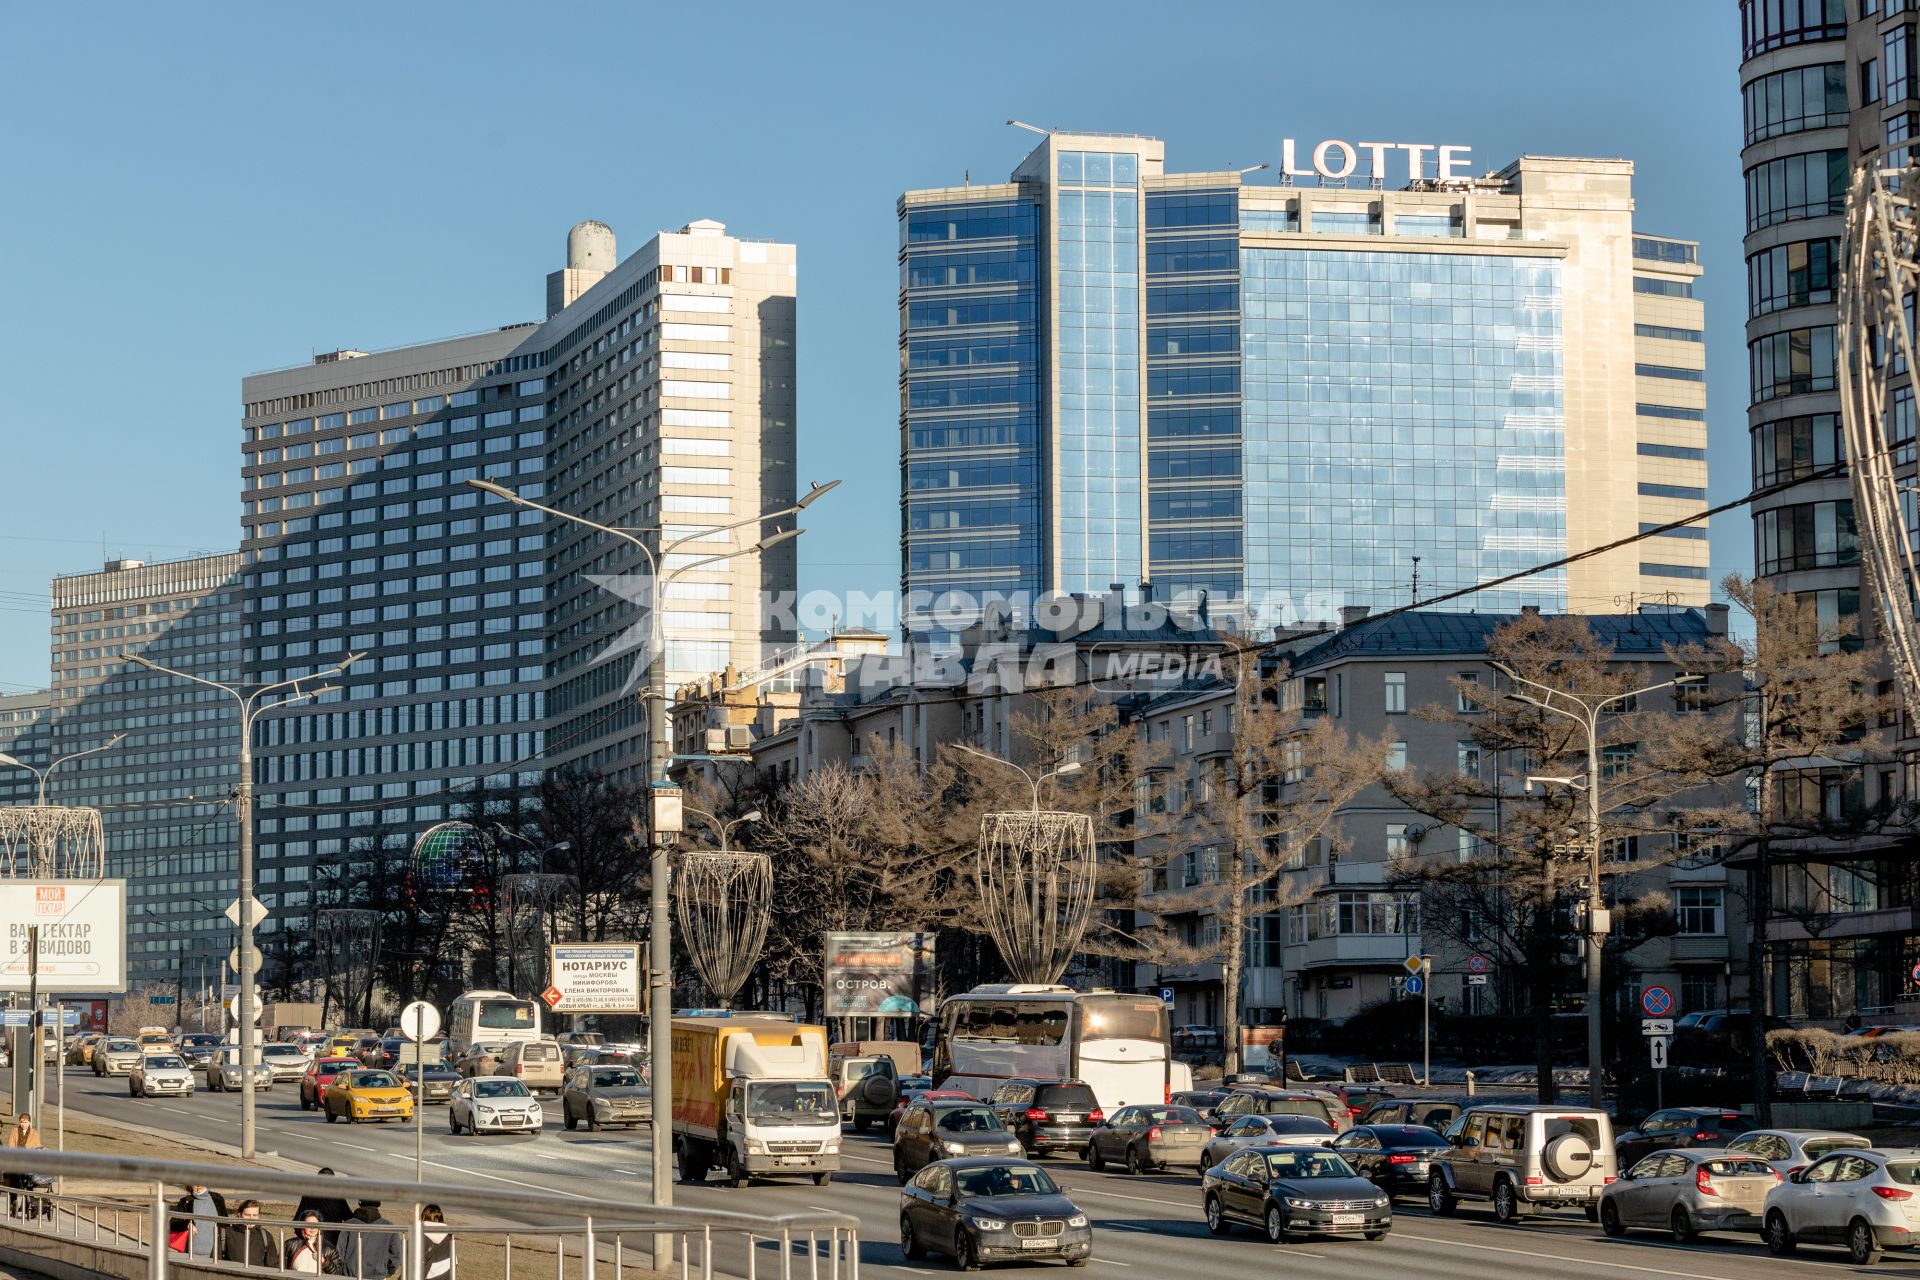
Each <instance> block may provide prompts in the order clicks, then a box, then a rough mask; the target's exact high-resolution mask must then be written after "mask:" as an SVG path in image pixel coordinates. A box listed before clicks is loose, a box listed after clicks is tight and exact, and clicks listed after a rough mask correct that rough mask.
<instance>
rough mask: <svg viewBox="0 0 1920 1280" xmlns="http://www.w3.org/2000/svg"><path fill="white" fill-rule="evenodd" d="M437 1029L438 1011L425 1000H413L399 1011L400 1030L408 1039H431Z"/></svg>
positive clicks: (438, 1024) (438, 1028) (416, 1040)
mask: <svg viewBox="0 0 1920 1280" xmlns="http://www.w3.org/2000/svg"><path fill="white" fill-rule="evenodd" d="M439 1030H440V1011H439V1010H438V1009H436V1008H434V1007H433V1006H432V1005H430V1004H428V1003H427V1002H426V1001H425V1000H415V1001H414V1002H413V1003H412V1004H410V1005H408V1006H407V1007H406V1008H404V1009H402V1010H401V1011H400V1032H401V1034H402V1035H404V1036H406V1038H407V1039H409V1040H412V1041H414V1042H416V1043H418V1042H420V1041H422V1040H431V1039H433V1037H434V1033H435V1032H437V1031H439Z"/></svg>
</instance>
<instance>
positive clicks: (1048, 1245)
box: [1020, 1237, 1059, 1249]
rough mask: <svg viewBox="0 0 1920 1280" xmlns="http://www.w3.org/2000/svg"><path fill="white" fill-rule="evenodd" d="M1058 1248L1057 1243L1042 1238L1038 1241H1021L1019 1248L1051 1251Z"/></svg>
mask: <svg viewBox="0 0 1920 1280" xmlns="http://www.w3.org/2000/svg"><path fill="white" fill-rule="evenodd" d="M1058 1246H1059V1241H1057V1240H1051V1239H1047V1238H1044V1237H1043V1238H1040V1239H1029V1240H1022V1241H1021V1242H1020V1247H1021V1248H1022V1249H1053V1248H1057V1247H1058Z"/></svg>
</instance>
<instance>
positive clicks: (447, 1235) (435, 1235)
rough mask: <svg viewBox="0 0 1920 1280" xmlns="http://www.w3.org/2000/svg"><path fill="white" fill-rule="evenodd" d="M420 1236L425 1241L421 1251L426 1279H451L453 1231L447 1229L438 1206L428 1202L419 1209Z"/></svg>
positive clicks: (443, 1216)
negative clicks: (424, 1246)
mask: <svg viewBox="0 0 1920 1280" xmlns="http://www.w3.org/2000/svg"><path fill="white" fill-rule="evenodd" d="M420 1222H421V1227H420V1237H421V1239H422V1240H423V1241H425V1243H426V1248H425V1249H424V1250H423V1251H422V1253H423V1255H424V1256H423V1258H422V1261H423V1262H424V1263H425V1265H424V1266H423V1267H422V1268H421V1274H422V1275H423V1276H425V1277H426V1280H453V1233H452V1232H451V1231H448V1230H447V1227H446V1222H447V1219H446V1215H445V1214H443V1213H441V1212H440V1206H439V1205H437V1204H430V1205H427V1206H426V1207H424V1208H422V1209H421V1210H420Z"/></svg>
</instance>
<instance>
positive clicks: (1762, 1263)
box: [46, 1067, 1920, 1280]
mask: <svg viewBox="0 0 1920 1280" xmlns="http://www.w3.org/2000/svg"><path fill="white" fill-rule="evenodd" d="M66 1102H67V1105H68V1106H69V1107H72V1108H74V1109H76V1110H79V1111H83V1112H85V1113H87V1114H89V1115H93V1116H97V1117H99V1118H101V1119H104V1120H117V1121H122V1122H130V1123H134V1124H139V1125H144V1126H146V1127H148V1128H157V1129H165V1130H169V1131H172V1132H177V1133H182V1134H188V1135H192V1136H195V1137H200V1138H206V1139H212V1140H215V1141H220V1142H227V1143H237V1142H238V1141H239V1128H240V1099H239V1096H238V1095H237V1094H218V1093H207V1092H205V1091H202V1092H200V1093H197V1094H195V1095H194V1096H193V1097H192V1098H187V1099H172V1098H168V1099H160V1098H154V1099H134V1098H130V1097H128V1096H127V1083H126V1080H125V1079H124V1078H119V1077H114V1078H110V1079H105V1080H102V1079H98V1078H96V1077H95V1076H94V1075H93V1074H92V1073H91V1072H90V1071H86V1070H84V1069H82V1068H77V1067H74V1068H68V1069H67V1076H66ZM259 1103H260V1105H259V1124H260V1134H259V1145H260V1147H261V1149H262V1150H272V1151H276V1152H278V1153H279V1154H280V1155H281V1156H283V1157H285V1158H287V1159H290V1160H296V1161H300V1162H302V1163H306V1164H312V1165H328V1166H331V1167H333V1168H335V1169H337V1170H339V1171H340V1172H341V1173H352V1174H367V1175H380V1176H386V1177H406V1176H409V1175H410V1174H411V1173H412V1170H413V1159H414V1131H413V1129H412V1127H411V1126H408V1127H404V1128H403V1127H401V1126H400V1125H397V1124H381V1125H368V1124H361V1125H354V1126H350V1127H349V1126H344V1125H340V1124H333V1125H328V1124H326V1123H325V1122H324V1121H323V1120H322V1119H321V1117H320V1115H319V1114H318V1113H317V1112H302V1111H301V1110H300V1104H299V1091H298V1089H297V1088H295V1087H294V1086H291V1085H286V1084H282V1085H279V1086H277V1087H275V1088H274V1089H273V1090H272V1091H271V1092H270V1093H266V1094H262V1095H261V1096H260V1099H259ZM557 1113H558V1106H557V1104H554V1103H549V1104H548V1107H547V1114H548V1117H549V1124H550V1127H549V1128H548V1129H547V1130H546V1131H545V1132H544V1133H542V1134H540V1135H539V1136H538V1137H534V1136H528V1135H521V1134H506V1135H492V1136H488V1137H474V1136H471V1135H463V1136H460V1137H455V1136H453V1135H451V1134H450V1133H448V1131H447V1125H446V1117H445V1108H444V1107H429V1109H428V1112H427V1126H426V1144H425V1146H426V1151H425V1155H426V1162H427V1168H426V1176H427V1178H428V1180H429V1181H434V1182H450V1183H455V1184H459V1183H472V1184H474V1185H477V1186H494V1187H498V1186H499V1185H502V1184H505V1185H508V1186H518V1187H525V1188H528V1189H532V1190H540V1191H551V1192H555V1193H558V1194H561V1195H568V1194H572V1195H588V1194H591V1195H592V1196H595V1197H598V1198H612V1199H626V1198H631V1199H632V1200H633V1201H634V1202H635V1203H636V1204H641V1203H644V1202H645V1201H646V1197H647V1185H648V1178H647V1164H648V1154H647V1153H648V1149H649V1143H648V1141H647V1135H646V1131H645V1130H644V1129H640V1130H635V1131H632V1132H621V1131H617V1130H616V1131H605V1130H603V1131H601V1132H598V1133H589V1132H587V1131H586V1130H585V1129H581V1130H577V1131H575V1132H573V1133H568V1132H566V1131H565V1130H564V1129H562V1128H561V1127H560V1126H559V1124H558V1122H557V1120H556V1119H555V1117H556V1116H557ZM50 1119H51V1118H50V1117H49V1120H50ZM52 1128H53V1126H52V1124H51V1123H48V1124H47V1125H46V1129H47V1131H48V1132H49V1133H51V1131H52ZM842 1152H843V1155H842V1161H843V1169H842V1172H841V1173H840V1174H839V1175H838V1176H836V1177H835V1179H834V1181H833V1184H832V1185H831V1186H827V1187H816V1186H814V1185H813V1184H812V1183H811V1182H790V1183H761V1184H756V1185H755V1186H753V1187H749V1188H746V1189H743V1190H738V1191H736V1190H732V1189H730V1188H723V1187H721V1186H720V1185H719V1184H718V1183H713V1184H709V1185H708V1186H705V1187H692V1186H688V1185H685V1184H680V1185H678V1186H676V1187H675V1189H674V1198H675V1201H676V1203H680V1204H687V1205H699V1206H710V1207H713V1208H725V1209H734V1210H742V1209H744V1210H747V1211H749V1212H752V1211H759V1212H763V1213H767V1214H769V1215H771V1214H777V1213H782V1212H789V1211H793V1210H796V1209H800V1208H814V1209H829V1210H834V1211H837V1212H842V1213H852V1214H856V1215H858V1217H859V1218H860V1220H861V1223H862V1232H863V1239H862V1247H861V1255H862V1263H861V1274H862V1275H863V1276H865V1277H881V1278H889V1277H898V1276H907V1275H913V1276H925V1275H936V1274H941V1273H943V1272H950V1271H951V1270H952V1268H951V1267H950V1266H949V1265H947V1264H946V1263H945V1262H944V1260H942V1259H940V1258H938V1257H934V1258H931V1259H930V1260H928V1261H926V1262H923V1263H920V1264H914V1265H909V1264H907V1262H906V1261H905V1259H904V1258H903V1257H902V1256H901V1253H900V1246H899V1236H898V1210H899V1191H898V1189H897V1187H896V1185H895V1183H894V1179H893V1173H892V1163H891V1160H890V1158H889V1150H888V1147H887V1145H886V1143H885V1141H884V1139H883V1138H882V1137H881V1136H880V1135H879V1134H878V1132H877V1131H876V1132H875V1133H873V1134H869V1135H862V1136H855V1135H854V1134H853V1133H852V1131H851V1130H849V1131H848V1133H847V1137H846V1141H845V1143H844V1144H843V1146H842ZM1043 1167H1046V1168H1048V1169H1049V1170H1050V1171H1051V1172H1052V1173H1053V1174H1054V1176H1055V1178H1056V1179H1057V1180H1059V1181H1060V1182H1062V1183H1064V1184H1065V1185H1066V1186H1067V1188H1068V1189H1069V1193H1070V1194H1071V1195H1072V1196H1073V1198H1074V1200H1075V1201H1076V1202H1077V1203H1078V1204H1079V1205H1080V1207H1081V1208H1082V1209H1083V1210H1085V1211H1086V1212H1087V1214H1088V1215H1089V1216H1091V1217H1092V1218H1093V1220H1094V1227H1095V1236H1094V1260H1093V1262H1092V1263H1091V1264H1090V1266H1089V1267H1088V1268H1087V1269H1086V1270H1085V1271H1084V1272H1083V1273H1081V1274H1085V1275H1087V1276H1088V1277H1089V1278H1090V1280H1092V1277H1096V1276H1105V1277H1108V1280H1150V1278H1151V1280H1160V1278H1161V1277H1202V1276H1207V1275H1209V1274H1213V1275H1220V1274H1230V1275H1243V1274H1246V1275H1250V1274H1255V1273H1256V1269H1257V1270H1259V1271H1264V1270H1267V1269H1270V1268H1272V1267H1273V1266H1274V1265H1275V1264H1276V1263H1277V1262H1279V1261H1280V1259H1282V1258H1284V1259H1285V1262H1284V1266H1285V1269H1286V1271H1285V1273H1286V1275H1287V1276H1288V1277H1289V1278H1290V1280H1292V1278H1294V1277H1298V1278H1301V1280H1354V1278H1355V1277H1356V1276H1391V1277H1393V1278H1394V1280H1458V1278H1459V1277H1462V1276H1472V1275H1475V1274H1485V1273H1487V1272H1492V1273H1493V1274H1496V1275H1501V1276H1515V1277H1527V1278H1529V1280H1576V1278H1577V1280H1657V1278H1660V1277H1675V1278H1679V1280H1802V1278H1803V1277H1804V1278H1811V1277H1833V1276H1836V1275H1846V1274H1855V1273H1857V1274H1872V1275H1875V1276H1882V1277H1915V1278H1920V1254H1916V1255H1913V1256H1911V1257H1908V1256H1903V1255H1897V1254H1896V1255H1890V1256H1889V1257H1888V1258H1887V1259H1886V1260H1885V1261H1883V1262H1882V1263H1880V1264H1879V1265H1878V1266H1875V1267H1870V1268H1854V1267H1852V1266H1850V1265H1849V1264H1848V1263H1847V1262H1846V1259H1845V1257H1844V1255H1843V1254H1841V1253H1839V1252H1838V1251H1833V1250H1825V1249H1808V1250H1805V1251H1803V1253H1802V1255H1801V1256H1800V1257H1798V1258H1795V1259H1776V1258H1773V1257H1770V1256H1769V1255H1768V1254H1767V1252H1766V1249H1765V1248H1764V1247H1763V1246H1762V1245H1761V1244H1760V1242H1759V1240H1758V1238H1757V1237H1751V1236H1721V1237H1713V1238H1711V1242H1710V1243H1707V1244H1704V1245H1699V1246H1692V1247H1680V1246H1676V1245H1674V1244H1671V1243H1670V1242H1668V1241H1666V1240H1664V1239H1662V1238H1660V1237H1656V1236H1653V1235H1642V1234H1636V1235H1634V1236H1631V1237H1629V1238H1627V1239H1626V1240H1619V1241H1615V1240H1608V1239H1606V1238H1605V1237H1603V1236H1602V1235H1601V1234H1600V1229H1599V1228H1598V1227H1597V1226H1592V1225H1589V1224H1588V1223H1587V1221H1586V1220H1585V1219H1584V1218H1582V1217H1578V1216H1573V1215H1550V1216H1544V1217H1541V1218H1538V1219H1534V1220H1533V1221H1531V1222H1529V1223H1527V1224H1526V1225H1522V1226H1517V1227H1501V1226H1498V1225H1497V1224H1495V1223H1494V1222H1493V1220H1492V1218H1491V1216H1490V1215H1489V1214H1488V1213H1487V1212H1486V1211H1485V1210H1484V1209H1481V1208H1478V1207H1476V1206H1472V1205H1468V1206H1463V1207H1462V1209H1461V1210H1460V1213H1459V1215H1458V1216H1457V1217H1454V1218H1435V1217H1433V1216H1431V1215H1429V1214H1428V1212H1427V1210H1426V1208H1425V1207H1424V1206H1416V1205H1412V1204H1409V1203H1406V1202H1402V1203H1401V1204H1399V1205H1397V1206H1396V1207H1395V1219H1394V1229H1393V1232H1392V1234H1391V1235H1389V1236H1388V1237H1387V1238H1386V1239H1384V1240H1380V1241H1376V1242H1367V1241H1361V1240H1338V1241H1335V1240H1310V1241H1306V1242H1303V1243H1300V1244H1292V1245H1281V1246H1277V1247H1276V1246H1269V1245H1268V1244H1266V1243H1265V1241H1264V1240H1263V1239H1260V1238H1258V1237H1256V1235H1255V1233H1254V1232H1252V1231H1248V1230H1242V1231H1236V1232H1235V1233H1234V1235H1233V1236H1232V1237H1231V1238H1228V1239H1214V1238H1213V1237H1211V1236H1209V1235H1208V1234H1207V1230H1206V1226H1205V1224H1204V1223H1203V1221H1202V1220H1201V1214H1200V1197H1199V1193H1198V1188H1197V1181H1196V1179H1194V1178H1193V1177H1192V1176H1191V1175H1185V1176H1180V1175H1156V1176H1149V1177H1142V1178H1130V1177H1128V1176H1127V1175H1125V1174H1124V1173H1122V1174H1111V1173H1103V1174H1096V1173H1093V1172H1090V1171H1089V1170H1088V1169H1087V1168H1086V1166H1085V1165H1083V1164H1077V1163H1070V1162H1067V1161H1063V1160H1047V1161H1045V1162H1043ZM719 1261H720V1264H721V1267H722V1269H724V1270H725V1271H727V1272H728V1273H729V1274H731V1275H734V1276H739V1275H743V1274H744V1273H745V1266H744V1264H743V1262H742V1261H741V1259H740V1258H729V1257H728V1256H727V1255H726V1254H725V1253H722V1254H720V1255H719ZM1043 1268H1044V1269H1055V1270H1058V1269H1060V1268H1058V1266H1057V1264H1042V1268H1029V1269H1027V1271H1026V1273H1027V1274H1035V1273H1036V1271H1037V1270H1039V1269H1043ZM1016 1270H1017V1269H1016ZM762 1274H767V1272H766V1271H764V1270H763V1271H762Z"/></svg>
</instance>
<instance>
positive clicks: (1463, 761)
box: [1453, 742, 1480, 778]
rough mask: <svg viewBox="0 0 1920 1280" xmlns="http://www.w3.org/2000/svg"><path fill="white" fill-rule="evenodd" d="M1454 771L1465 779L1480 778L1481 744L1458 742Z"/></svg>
mask: <svg viewBox="0 0 1920 1280" xmlns="http://www.w3.org/2000/svg"><path fill="white" fill-rule="evenodd" d="M1453 754H1454V769H1455V771H1456V772H1457V773H1459V775H1460V776H1461V777H1463V778H1478V777H1479V776H1480V744H1479V743H1477V742H1456V743H1455V744H1454V748H1453Z"/></svg>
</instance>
